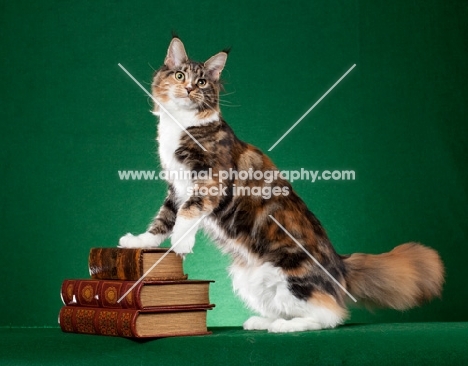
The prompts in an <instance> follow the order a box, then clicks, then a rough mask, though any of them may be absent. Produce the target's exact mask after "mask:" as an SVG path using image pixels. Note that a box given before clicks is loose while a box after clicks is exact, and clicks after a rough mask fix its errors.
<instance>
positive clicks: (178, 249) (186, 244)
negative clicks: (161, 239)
mask: <svg viewBox="0 0 468 366" xmlns="http://www.w3.org/2000/svg"><path fill="white" fill-rule="evenodd" d="M180 234H181V235H177V233H175V232H174V233H173V234H172V238H171V247H172V250H173V251H174V252H175V253H177V254H180V255H182V254H187V253H193V251H192V250H193V247H194V245H195V235H194V234H192V233H187V235H185V236H183V234H185V233H180Z"/></svg>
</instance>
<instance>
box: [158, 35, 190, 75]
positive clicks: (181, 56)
mask: <svg viewBox="0 0 468 366" xmlns="http://www.w3.org/2000/svg"><path fill="white" fill-rule="evenodd" d="M187 60H188V57H187V53H186V52H185V48H184V44H183V43H182V41H181V40H180V39H179V38H172V41H171V43H170V44H169V49H168V50H167V55H166V59H165V60H164V65H166V66H167V67H169V68H170V69H174V68H176V67H177V66H180V65H181V64H182V63H183V62H185V61H187Z"/></svg>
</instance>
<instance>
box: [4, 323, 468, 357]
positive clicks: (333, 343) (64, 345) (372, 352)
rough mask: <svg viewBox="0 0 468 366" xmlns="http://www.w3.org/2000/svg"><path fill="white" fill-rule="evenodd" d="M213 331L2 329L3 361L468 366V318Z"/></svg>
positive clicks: (214, 329)
mask: <svg viewBox="0 0 468 366" xmlns="http://www.w3.org/2000/svg"><path fill="white" fill-rule="evenodd" d="M211 330H212V331H213V334H212V335H209V336H199V337H180V338H165V339H155V340H147V341H135V340H131V339H125V338H114V337H103V336H89V335H79V334H66V333H62V332H61V331H60V330H59V329H56V328H48V329H41V328H33V329H31V328H2V329H0V364H1V365H15V366H16V365H100V366H105V365H113V366H115V365H249V364H251V365H282V366H285V365H360V366H362V365H379V366H382V365H426V366H427V365H468V323H403V324H366V325H359V324H356V325H346V326H343V327H340V328H338V329H333V330H324V331H316V332H304V333H290V334H268V333H267V332H264V331H255V332H252V331H244V330H242V329H240V328H212V329H211Z"/></svg>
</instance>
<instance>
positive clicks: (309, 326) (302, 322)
mask: <svg viewBox="0 0 468 366" xmlns="http://www.w3.org/2000/svg"><path fill="white" fill-rule="evenodd" d="M319 329H322V326H321V325H320V324H319V323H317V322H316V321H314V320H312V319H309V318H293V319H291V320H285V319H278V320H275V321H274V322H273V323H271V325H270V326H269V327H268V331H269V332H270V333H290V332H303V331H306V330H319Z"/></svg>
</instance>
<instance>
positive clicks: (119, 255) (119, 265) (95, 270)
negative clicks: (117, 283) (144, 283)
mask: <svg viewBox="0 0 468 366" xmlns="http://www.w3.org/2000/svg"><path fill="white" fill-rule="evenodd" d="M167 251H168V249H165V248H154V249H127V248H92V249H91V250H90V252H89V259H88V266H89V274H90V275H91V277H92V278H94V279H97V280H127V281H138V280H139V279H140V278H141V277H142V276H143V275H144V274H145V273H146V272H147V271H148V270H149V269H150V268H151V267H152V266H153V265H154V264H155V263H156V262H157V261H158V260H160V259H161V257H162V256H163V255H165V254H166V252H167ZM186 278H187V276H186V275H184V270H183V267H182V258H181V257H180V256H178V255H177V254H175V253H174V252H170V253H167V255H166V256H165V257H164V259H163V260H162V261H161V262H160V263H159V264H158V265H157V266H156V267H154V268H153V269H152V270H151V271H150V273H148V275H147V276H146V277H145V280H184V279H186Z"/></svg>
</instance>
